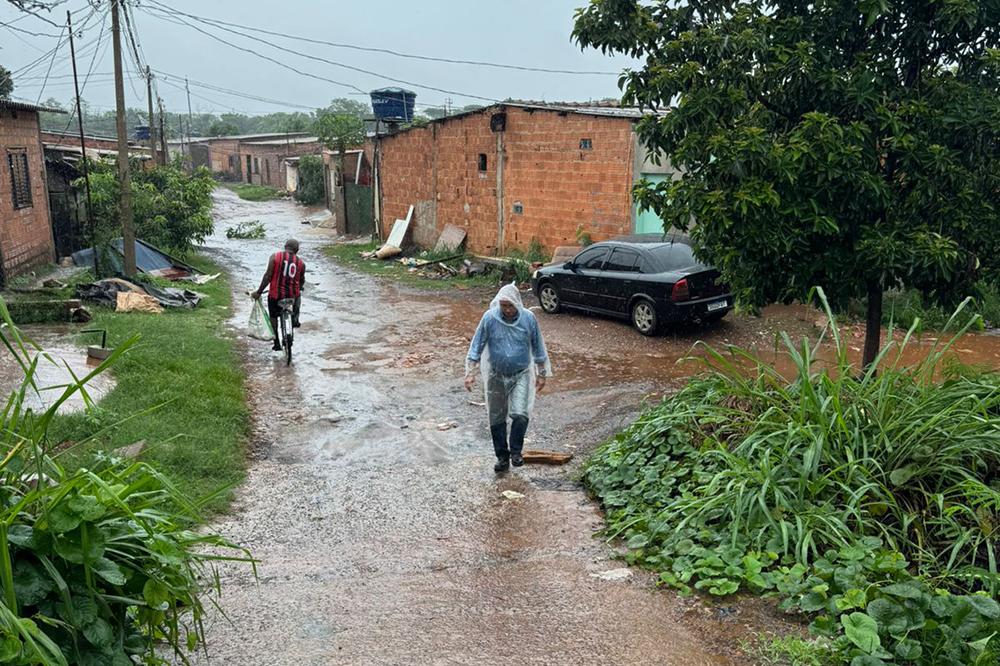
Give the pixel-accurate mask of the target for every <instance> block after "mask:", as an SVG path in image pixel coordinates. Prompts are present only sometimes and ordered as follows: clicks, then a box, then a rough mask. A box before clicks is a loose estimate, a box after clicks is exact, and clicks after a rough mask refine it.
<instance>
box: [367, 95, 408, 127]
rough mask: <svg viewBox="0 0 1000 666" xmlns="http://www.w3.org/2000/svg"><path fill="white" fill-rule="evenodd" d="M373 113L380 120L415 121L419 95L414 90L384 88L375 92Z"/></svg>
mask: <svg viewBox="0 0 1000 666" xmlns="http://www.w3.org/2000/svg"><path fill="white" fill-rule="evenodd" d="M371 96H372V111H373V112H374V113H375V117H376V118H378V119H379V120H401V121H403V122H407V123H408V122H410V121H411V120H413V104H414V102H415V101H416V99H417V94H416V93H415V92H413V91H412V90H403V89H402V88H382V89H381V90H373V91H372V92H371Z"/></svg>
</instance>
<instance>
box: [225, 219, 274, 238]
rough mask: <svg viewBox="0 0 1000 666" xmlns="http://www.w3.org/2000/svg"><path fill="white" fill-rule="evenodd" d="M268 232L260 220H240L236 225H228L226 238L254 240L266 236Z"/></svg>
mask: <svg viewBox="0 0 1000 666" xmlns="http://www.w3.org/2000/svg"><path fill="white" fill-rule="evenodd" d="M266 233H267V232H266V231H265V230H264V225H263V224H261V222H260V220H252V221H249V222H240V223H239V224H237V225H236V226H235V227H228V228H227V229H226V238H239V239H243V240H253V239H260V238H264V236H265V235H266Z"/></svg>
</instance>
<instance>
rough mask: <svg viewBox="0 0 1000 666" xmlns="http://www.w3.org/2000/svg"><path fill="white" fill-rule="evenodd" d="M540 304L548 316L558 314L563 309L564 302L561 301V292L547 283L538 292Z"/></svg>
mask: <svg viewBox="0 0 1000 666" xmlns="http://www.w3.org/2000/svg"><path fill="white" fill-rule="evenodd" d="M538 302H539V303H540V304H541V305H542V310H544V311H545V312H547V313H548V314H556V313H557V312H559V310H561V309H562V301H560V300H559V291H558V290H557V289H556V288H555V287H554V286H552V284H551V283H549V282H546V283H545V284H544V285H542V288H541V290H540V291H539V292H538Z"/></svg>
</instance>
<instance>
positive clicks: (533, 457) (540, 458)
mask: <svg viewBox="0 0 1000 666" xmlns="http://www.w3.org/2000/svg"><path fill="white" fill-rule="evenodd" d="M521 455H522V456H523V457H524V462H526V463H533V464H536V465H565V464H566V463H568V462H569V461H570V460H572V459H573V454H572V453H557V452H555V451H539V450H536V449H526V450H525V451H523V452H522V454H521Z"/></svg>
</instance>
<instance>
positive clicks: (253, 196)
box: [226, 183, 282, 201]
mask: <svg viewBox="0 0 1000 666" xmlns="http://www.w3.org/2000/svg"><path fill="white" fill-rule="evenodd" d="M226 187H228V188H229V189H231V190H232V191H233V192H235V193H236V196H238V197H239V198H240V199H243V200H244V201H272V200H274V199H280V198H281V197H282V193H281V190H276V189H274V188H273V187H268V186H266V185H252V184H251V183H226Z"/></svg>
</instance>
